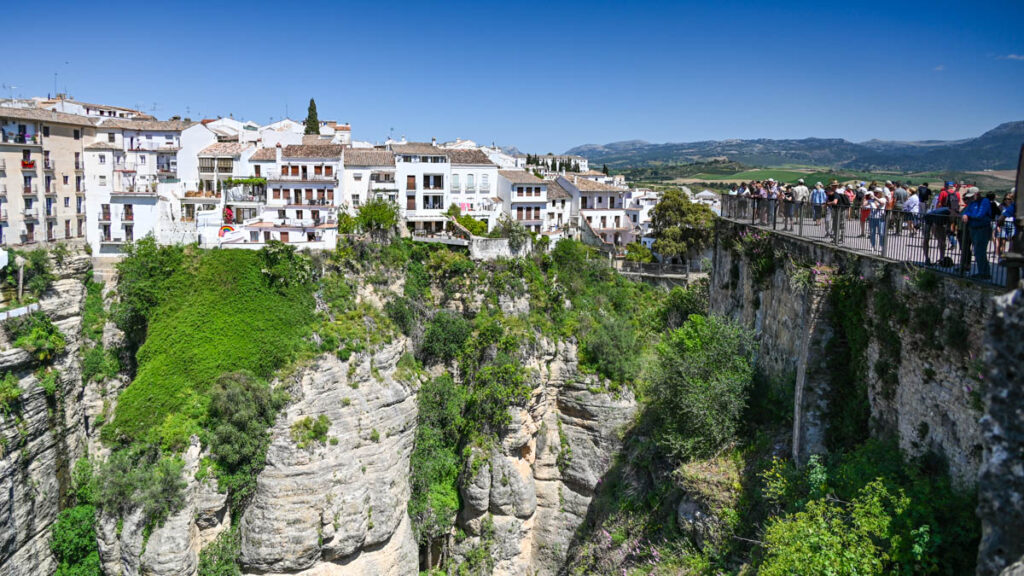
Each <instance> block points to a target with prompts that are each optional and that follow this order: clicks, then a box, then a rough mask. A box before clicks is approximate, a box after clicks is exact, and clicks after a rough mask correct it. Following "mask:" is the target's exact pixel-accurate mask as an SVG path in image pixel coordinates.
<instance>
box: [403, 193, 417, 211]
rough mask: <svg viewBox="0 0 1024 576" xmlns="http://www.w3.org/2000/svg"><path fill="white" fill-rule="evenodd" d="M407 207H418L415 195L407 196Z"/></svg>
mask: <svg viewBox="0 0 1024 576" xmlns="http://www.w3.org/2000/svg"><path fill="white" fill-rule="evenodd" d="M405 209H406V210H415V209H416V197H415V196H406V198H405Z"/></svg>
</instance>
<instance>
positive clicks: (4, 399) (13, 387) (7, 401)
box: [0, 372, 21, 416]
mask: <svg viewBox="0 0 1024 576" xmlns="http://www.w3.org/2000/svg"><path fill="white" fill-rule="evenodd" d="M20 382H21V381H20V380H19V379H18V377H17V376H15V374H14V372H8V373H6V374H4V377H3V379H0V414H3V415H4V416H6V415H8V414H10V413H11V410H12V408H13V406H14V403H15V402H17V401H18V399H19V398H21V386H20V385H19V384H20Z"/></svg>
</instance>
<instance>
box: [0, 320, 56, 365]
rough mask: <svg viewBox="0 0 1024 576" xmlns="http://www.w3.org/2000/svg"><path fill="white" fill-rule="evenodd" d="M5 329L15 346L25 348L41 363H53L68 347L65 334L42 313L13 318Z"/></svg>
mask: <svg viewBox="0 0 1024 576" xmlns="http://www.w3.org/2000/svg"><path fill="white" fill-rule="evenodd" d="M4 327H5V328H6V329H7V334H8V336H10V339H11V341H13V342H14V346H15V347H16V348H24V349H25V351H26V352H28V353H29V354H31V355H32V356H34V357H35V359H36V360H37V361H39V362H50V361H52V360H53V359H54V356H57V355H58V354H62V353H63V352H64V348H65V347H66V346H67V342H66V341H65V339H64V334H63V333H61V331H60V329H59V328H57V326H55V325H54V324H53V322H51V321H50V318H49V316H47V315H46V314H45V313H44V312H42V311H36V312H33V313H31V314H26V315H24V316H19V317H17V318H12V319H11V320H8V321H7V323H6V324H5V326H4Z"/></svg>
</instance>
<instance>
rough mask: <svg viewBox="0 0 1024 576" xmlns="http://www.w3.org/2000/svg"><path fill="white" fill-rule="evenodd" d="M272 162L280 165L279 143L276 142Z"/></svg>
mask: <svg viewBox="0 0 1024 576" xmlns="http://www.w3.org/2000/svg"><path fill="white" fill-rule="evenodd" d="M274 161H275V162H277V164H278V165H280V164H281V143H280V142H278V143H277V146H276V147H274Z"/></svg>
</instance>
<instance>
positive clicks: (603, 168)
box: [601, 164, 608, 176]
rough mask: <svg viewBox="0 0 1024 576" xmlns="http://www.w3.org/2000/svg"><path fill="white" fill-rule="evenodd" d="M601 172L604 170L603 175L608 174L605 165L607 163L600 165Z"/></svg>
mask: <svg viewBox="0 0 1024 576" xmlns="http://www.w3.org/2000/svg"><path fill="white" fill-rule="evenodd" d="M601 172H604V175H605V176H607V175H608V165H607V164H603V165H602V166H601Z"/></svg>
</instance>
